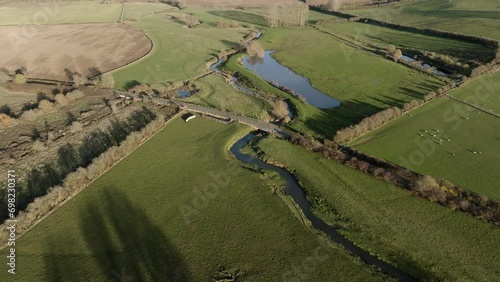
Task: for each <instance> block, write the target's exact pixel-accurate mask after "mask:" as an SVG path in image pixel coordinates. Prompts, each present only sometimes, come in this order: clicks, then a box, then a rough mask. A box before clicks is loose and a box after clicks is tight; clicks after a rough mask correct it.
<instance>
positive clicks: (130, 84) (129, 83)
mask: <svg viewBox="0 0 500 282" xmlns="http://www.w3.org/2000/svg"><path fill="white" fill-rule="evenodd" d="M139 84H141V83H140V82H139V81H137V80H129V81H127V82H125V89H130V88H134V86H137V85H139Z"/></svg>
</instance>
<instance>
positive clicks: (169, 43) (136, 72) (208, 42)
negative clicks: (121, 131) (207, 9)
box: [114, 12, 250, 88]
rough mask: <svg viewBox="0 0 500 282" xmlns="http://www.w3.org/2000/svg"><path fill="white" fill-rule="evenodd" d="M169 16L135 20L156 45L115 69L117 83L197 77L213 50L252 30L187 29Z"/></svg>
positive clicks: (235, 42)
mask: <svg viewBox="0 0 500 282" xmlns="http://www.w3.org/2000/svg"><path fill="white" fill-rule="evenodd" d="M200 13H201V12H200ZM167 17H168V15H167V14H163V13H159V14H152V15H151V16H148V17H144V18H142V19H140V20H139V21H137V22H136V23H132V25H133V26H136V27H137V28H140V29H141V30H143V31H144V32H146V34H147V35H148V36H149V37H150V38H151V39H152V40H153V43H154V49H153V51H152V53H151V54H149V55H148V56H147V57H145V58H144V59H142V60H140V61H139V62H137V63H134V64H132V65H130V66H128V67H125V68H123V69H120V70H118V71H116V72H114V78H115V81H116V85H117V87H119V88H124V87H125V85H127V83H129V82H131V81H133V80H136V81H139V82H143V83H148V84H154V83H159V82H166V81H178V80H186V79H192V78H194V77H197V76H199V75H201V74H204V73H206V72H207V69H206V68H205V64H206V62H207V61H208V60H209V59H210V58H211V57H212V56H213V55H214V54H217V53H218V52H219V51H220V50H221V49H223V48H224V49H228V48H230V47H233V46H236V45H237V44H238V42H240V41H241V40H242V39H243V38H244V37H245V36H246V35H248V34H249V33H250V32H249V31H248V30H247V29H245V28H234V29H216V28H202V27H200V28H189V29H188V28H183V27H182V25H181V24H179V23H176V22H174V21H173V20H171V19H168V18H167Z"/></svg>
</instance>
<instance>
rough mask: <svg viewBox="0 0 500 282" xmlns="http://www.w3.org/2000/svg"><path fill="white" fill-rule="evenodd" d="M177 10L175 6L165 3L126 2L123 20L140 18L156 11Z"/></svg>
mask: <svg viewBox="0 0 500 282" xmlns="http://www.w3.org/2000/svg"><path fill="white" fill-rule="evenodd" d="M171 10H175V8H174V7H172V6H170V5H167V4H164V3H144V2H140V3H134V2H132V3H125V9H124V12H123V16H122V20H124V21H127V20H139V19H141V18H143V17H147V16H151V15H153V14H154V13H159V12H166V11H171Z"/></svg>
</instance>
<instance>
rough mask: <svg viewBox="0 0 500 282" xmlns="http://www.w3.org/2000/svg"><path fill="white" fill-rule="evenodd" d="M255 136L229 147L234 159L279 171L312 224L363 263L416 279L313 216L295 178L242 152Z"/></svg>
mask: <svg viewBox="0 0 500 282" xmlns="http://www.w3.org/2000/svg"><path fill="white" fill-rule="evenodd" d="M255 137H256V136H255V135H254V134H252V133H250V134H248V135H246V136H245V137H243V138H241V139H240V140H238V141H237V142H236V143H235V144H234V145H233V146H232V147H231V148H230V152H231V153H232V154H233V155H234V156H235V158H236V159H238V160H239V161H241V162H243V163H246V164H250V165H256V166H257V167H259V168H261V169H265V170H272V171H275V172H277V173H279V175H280V176H281V177H283V178H284V179H285V180H286V186H285V189H284V191H285V193H286V194H288V195H290V197H292V199H293V201H294V202H295V203H296V204H297V205H298V206H299V208H300V209H301V210H302V212H303V213H304V215H305V216H306V217H307V219H308V220H309V221H310V222H311V223H312V226H313V227H314V228H316V229H318V230H320V231H322V232H323V233H325V234H326V235H327V236H328V237H330V239H332V240H333V241H335V242H336V243H338V244H340V245H342V246H344V248H346V249H347V250H348V251H349V252H351V253H352V254H353V255H355V256H357V257H359V258H361V259H362V260H363V261H364V262H365V263H367V264H369V265H372V266H375V267H377V268H379V269H380V270H381V271H382V272H383V273H385V274H388V275H390V276H392V277H394V278H396V279H398V280H400V281H418V280H417V279H415V278H413V277H411V276H409V275H408V274H406V273H404V272H403V271H402V270H400V269H398V268H396V267H394V266H392V265H391V264H389V263H387V262H384V261H382V260H380V259H378V258H377V257H375V256H372V255H371V254H370V253H368V252H366V251H364V250H363V249H361V248H359V247H358V246H356V245H354V244H353V243H352V242H350V241H349V240H347V239H346V238H345V237H344V236H342V235H341V234H340V233H338V232H337V227H335V226H330V225H328V224H327V223H326V222H324V221H323V220H321V219H320V218H318V217H317V216H315V215H314V214H313V212H312V210H311V204H310V203H309V202H308V201H307V198H306V195H305V193H304V190H303V189H302V187H300V185H299V183H298V182H297V180H295V178H294V177H293V175H291V174H290V173H288V172H287V171H286V170H284V169H282V168H279V167H276V166H273V165H270V164H268V163H265V162H264V161H262V160H260V159H258V158H256V157H253V156H251V155H248V154H244V153H242V152H241V149H242V148H243V147H245V146H246V144H248V142H250V141H251V140H252V139H254V138H255Z"/></svg>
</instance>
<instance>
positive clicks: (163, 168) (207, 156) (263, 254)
mask: <svg viewBox="0 0 500 282" xmlns="http://www.w3.org/2000/svg"><path fill="white" fill-rule="evenodd" d="M248 130H249V128H248V127H244V126H241V125H238V124H232V125H230V126H224V125H221V124H219V123H216V122H212V121H208V120H206V119H203V118H196V119H194V120H192V121H190V122H189V123H185V122H184V121H183V120H182V119H177V120H175V121H173V122H172V123H170V124H169V125H168V126H167V127H166V128H165V129H164V130H162V131H161V132H160V133H159V134H158V135H157V136H155V137H154V138H153V139H151V140H150V141H148V142H147V143H146V144H144V145H143V146H142V147H140V148H139V149H137V150H136V151H135V152H134V153H132V154H131V155H130V156H129V157H127V158H126V159H125V160H123V161H122V162H121V163H120V164H118V165H117V166H116V167H114V168H113V169H112V170H111V171H109V172H108V173H106V174H105V175H104V176H102V177H101V178H99V179H98V180H97V181H95V182H94V183H93V184H91V185H90V186H89V187H88V188H86V189H85V190H84V191H82V192H81V193H80V194H79V195H77V196H76V197H74V198H73V199H71V200H70V201H69V202H68V203H66V204H65V205H64V206H63V207H61V208H60V209H59V210H57V211H56V212H55V213H53V214H52V215H50V216H49V217H48V218H46V219H45V220H44V221H42V222H41V223H40V224H39V225H37V226H36V227H35V228H33V229H32V230H30V231H29V232H28V233H26V234H25V235H24V236H22V237H20V238H19V239H18V240H17V241H16V243H17V244H16V248H17V252H16V258H17V259H18V260H17V272H16V275H15V276H11V274H8V273H7V271H1V272H0V280H1V281H30V282H36V281H112V280H117V279H118V278H120V277H122V278H123V277H127V280H128V281H212V280H214V279H213V277H214V275H215V274H216V271H217V270H228V271H230V272H232V273H233V274H235V272H236V271H240V272H241V275H240V276H239V277H238V280H240V279H241V280H245V281H274V280H276V279H280V280H281V279H283V280H286V281H292V280H289V279H292V278H293V279H296V278H297V277H298V276H297V275H301V276H300V277H301V278H300V279H303V278H304V277H306V278H307V279H308V280H310V281H334V280H336V279H342V280H350V281H368V280H369V281H383V280H385V281H387V277H385V276H383V275H381V274H379V273H374V272H373V270H371V268H369V267H367V266H366V265H364V264H363V263H362V262H361V261H359V260H357V259H355V258H354V257H353V256H351V255H349V254H348V253H347V252H346V251H345V250H344V249H342V248H341V247H339V246H337V245H335V244H331V245H328V243H326V241H323V240H319V237H318V236H317V235H315V234H314V233H313V232H312V231H311V230H309V229H308V228H306V227H305V226H304V225H303V224H302V223H301V222H300V220H299V219H298V218H296V217H295V216H293V215H292V212H291V211H290V209H289V207H287V205H286V204H285V203H284V202H283V200H281V198H280V197H278V196H277V195H275V194H273V193H272V191H271V189H270V188H269V187H268V186H267V185H266V184H265V182H264V181H263V180H261V178H260V177H259V174H258V173H255V172H254V171H252V170H249V169H246V168H242V167H241V163H240V162H239V161H237V160H235V159H234V158H233V157H232V156H230V155H229V152H228V148H229V146H230V144H231V142H232V141H234V140H235V138H237V137H239V136H242V135H243V134H245V133H246V132H248ZM190 212H191V213H190ZM321 242H323V243H326V244H327V245H326V246H325V245H323V243H321ZM0 253H1V256H2V257H4V258H5V256H6V252H5V250H2V251H0ZM296 271H300V272H299V274H297V272H296ZM122 278H120V279H122ZM123 279H125V278H123ZM122 281H123V280H122Z"/></svg>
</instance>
